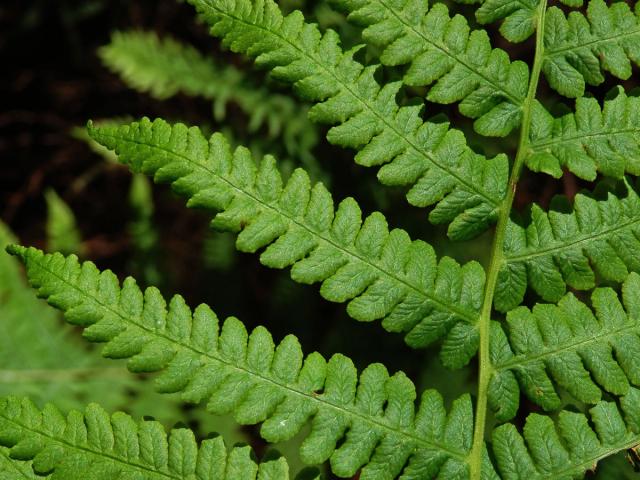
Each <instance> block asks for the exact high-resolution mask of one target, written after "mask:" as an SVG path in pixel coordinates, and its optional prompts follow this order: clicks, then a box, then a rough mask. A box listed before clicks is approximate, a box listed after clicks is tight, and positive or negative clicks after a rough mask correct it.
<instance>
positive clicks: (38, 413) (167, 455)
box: [0, 397, 289, 480]
mask: <svg viewBox="0 0 640 480" xmlns="http://www.w3.org/2000/svg"><path fill="white" fill-rule="evenodd" d="M0 443H2V444H3V445H5V446H8V447H11V449H10V451H9V455H10V457H11V458H13V459H16V460H33V470H34V471H35V472H36V473H37V474H39V475H49V474H51V475H50V476H49V478H51V480H86V479H87V478H91V479H92V480H112V479H116V478H117V479H132V480H133V479H140V480H142V479H146V480H153V479H185V480H187V479H189V480H205V479H211V478H216V479H228V480H237V479H243V480H244V479H246V480H254V479H255V480H286V479H288V478H289V468H288V466H287V463H286V461H285V460H284V458H281V457H280V458H278V457H274V458H270V457H268V458H266V459H265V460H264V461H263V462H262V463H258V462H256V460H255V458H254V457H253V455H252V452H251V448H250V447H248V446H244V447H242V446H236V447H234V448H233V449H231V451H230V452H228V453H227V449H226V447H225V445H224V441H223V440H222V437H215V438H210V439H207V440H204V441H203V442H202V443H201V444H200V446H198V444H197V443H196V439H195V436H194V434H193V432H192V431H191V430H189V429H186V428H176V429H173V430H172V431H171V433H170V434H169V435H168V436H167V434H166V433H165V430H164V427H162V425H161V424H160V423H158V422H156V421H141V422H139V423H136V422H135V421H134V420H133V419H132V418H131V417H130V416H129V415H127V414H125V413H122V412H117V413H114V414H113V415H111V416H110V415H109V414H108V413H107V412H106V411H105V410H104V409H103V408H102V407H100V406H99V405H97V404H95V403H94V404H90V405H89V406H88V407H87V408H86V410H85V412H84V413H81V412H79V411H77V410H73V411H71V412H70V413H69V414H68V415H67V417H66V418H65V417H64V416H63V415H62V413H61V412H60V411H59V410H58V409H56V408H55V407H54V406H53V405H51V404H48V405H46V406H45V407H44V409H42V410H39V409H38V408H37V407H36V406H35V405H34V404H33V403H32V402H31V401H30V400H29V399H27V398H18V397H6V398H2V399H0ZM16 465H19V464H16ZM27 478H31V477H27Z"/></svg>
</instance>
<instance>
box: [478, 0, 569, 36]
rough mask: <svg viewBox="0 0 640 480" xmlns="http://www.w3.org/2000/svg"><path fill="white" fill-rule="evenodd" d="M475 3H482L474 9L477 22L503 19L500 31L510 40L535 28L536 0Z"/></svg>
mask: <svg viewBox="0 0 640 480" xmlns="http://www.w3.org/2000/svg"><path fill="white" fill-rule="evenodd" d="M569 1H572V0H563V2H564V3H568V2H569ZM578 1H581V0H578ZM477 3H481V4H482V5H480V8H478V10H476V20H477V21H478V23H480V24H483V25H486V24H489V23H493V22H495V21H497V20H502V19H504V21H503V22H502V25H500V33H501V34H502V36H503V37H504V38H506V39H507V40H509V41H510V42H513V43H517V42H522V41H524V40H526V39H527V38H529V37H530V36H531V34H533V32H534V31H535V29H536V14H537V7H538V3H539V2H538V0H485V1H478V2H477Z"/></svg>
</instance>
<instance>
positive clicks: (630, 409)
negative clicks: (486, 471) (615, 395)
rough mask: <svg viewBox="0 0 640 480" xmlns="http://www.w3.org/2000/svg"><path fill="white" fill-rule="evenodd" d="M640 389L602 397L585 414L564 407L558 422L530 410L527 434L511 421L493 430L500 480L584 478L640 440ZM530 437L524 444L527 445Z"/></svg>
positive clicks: (525, 427) (526, 424) (526, 425)
mask: <svg viewBox="0 0 640 480" xmlns="http://www.w3.org/2000/svg"><path fill="white" fill-rule="evenodd" d="M639 412H640V391H638V390H636V389H630V390H629V393H628V395H626V396H625V397H623V398H622V399H621V400H620V407H619V408H618V407H617V405H616V404H615V403H613V402H599V403H598V404H597V405H595V406H594V407H592V408H591V409H590V410H589V416H588V417H587V416H586V415H584V414H582V413H576V412H570V411H566V410H564V411H561V412H560V413H559V414H558V416H557V419H556V420H555V421H554V420H552V419H551V418H550V417H548V416H544V415H539V414H536V413H533V414H531V415H529V417H528V418H527V421H526V423H525V426H524V429H523V434H524V438H523V436H521V435H520V434H519V433H518V430H517V429H516V427H515V426H513V425H512V424H505V425H501V426H499V427H497V428H496V429H495V430H494V431H493V451H494V454H495V458H496V463H497V464H498V470H499V472H500V475H501V478H502V480H522V479H532V480H543V479H546V480H565V479H566V480H570V479H576V478H583V476H584V474H585V473H586V472H587V470H591V469H594V468H595V467H596V464H597V462H598V461H599V460H601V459H602V458H604V457H607V456H609V455H613V454H614V453H616V452H619V451H623V450H626V449H629V448H632V447H635V446H636V445H638V443H640V433H639V432H640V416H639V415H638V413H639ZM525 441H526V445H525Z"/></svg>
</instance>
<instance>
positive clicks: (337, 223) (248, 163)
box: [90, 119, 484, 366]
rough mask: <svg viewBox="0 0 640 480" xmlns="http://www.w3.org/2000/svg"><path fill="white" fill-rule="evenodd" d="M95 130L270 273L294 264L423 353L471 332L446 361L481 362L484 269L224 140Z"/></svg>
mask: <svg viewBox="0 0 640 480" xmlns="http://www.w3.org/2000/svg"><path fill="white" fill-rule="evenodd" d="M90 132H91V135H92V137H93V138H94V139H96V140H97V141H98V142H100V143H101V144H103V145H106V146H108V147H109V148H114V149H116V151H117V152H118V154H119V158H120V160H121V161H122V162H123V163H126V164H128V165H129V166H130V167H131V168H132V170H134V171H138V172H139V171H143V172H145V173H147V174H149V175H154V176H155V179H156V181H165V182H171V183H172V184H173V187H174V190H176V191H177V192H178V193H179V194H181V195H183V196H186V197H187V198H188V199H189V200H188V202H187V205H188V206H197V207H203V208H205V209H207V210H209V211H217V212H219V213H218V214H217V215H216V216H215V218H214V220H213V222H212V225H213V226H214V227H216V228H218V229H223V230H230V231H236V232H239V233H238V240H237V243H236V245H237V247H238V249H240V250H242V251H245V252H256V251H258V250H260V249H264V250H262V253H261V254H260V261H261V262H262V263H263V264H264V265H266V266H269V267H272V268H285V267H288V266H291V267H292V268H291V277H292V278H293V279H294V280H295V281H297V282H300V283H318V282H322V286H321V288H320V293H321V295H322V296H323V297H324V298H326V299H328V300H330V301H333V302H349V303H348V306H347V312H348V313H349V315H351V316H352V317H353V318H355V319H356V320H360V321H374V320H379V319H380V320H382V326H383V327H384V328H385V329H386V330H388V331H392V332H404V333H406V341H407V343H408V344H409V345H411V346H413V347H416V348H419V347H424V346H426V345H428V344H430V343H433V342H435V341H437V340H439V339H441V338H444V337H446V338H451V340H452V341H453V338H454V334H455V333H456V331H454V330H453V329H454V328H455V326H456V325H457V324H459V323H466V324H468V325H469V327H470V328H471V330H472V331H470V332H468V335H467V336H465V337H461V336H460V335H457V336H456V337H455V338H456V341H455V342H453V343H451V342H450V343H451V348H448V349H447V350H446V351H443V359H444V360H445V362H446V363H447V364H448V365H449V366H460V365H464V364H466V363H467V362H468V361H469V360H470V359H471V358H472V357H473V355H474V354H475V351H476V349H477V335H474V334H473V332H474V331H475V323H476V321H477V318H478V312H479V309H480V304H481V300H482V291H483V288H484V270H483V269H482V267H481V266H480V265H479V264H478V263H476V262H471V263H468V264H466V265H463V266H460V265H459V264H458V263H457V262H455V261H454V260H452V259H451V258H448V257H444V258H442V259H440V260H439V261H438V260H437V259H436V257H435V253H434V251H433V248H432V247H431V246H430V245H428V244H426V243H425V242H422V241H412V240H411V239H410V238H409V236H408V234H407V233H406V232H404V231H403V230H400V229H392V230H391V231H390V230H389V228H388V225H387V222H386V219H385V218H384V216H383V215H382V214H380V213H378V212H374V213H373V214H371V215H369V216H368V217H367V218H366V219H364V221H362V219H361V217H362V213H361V209H360V207H359V206H358V204H357V203H356V202H355V200H353V199H351V198H347V199H346V200H344V201H342V202H341V203H340V204H339V206H338V208H337V209H335V207H334V203H333V199H332V197H331V194H330V193H329V192H328V191H327V189H326V188H325V187H324V186H323V185H322V184H321V183H318V184H316V185H315V186H313V187H312V186H311V183H310V180H309V177H308V176H307V175H306V173H304V171H303V170H296V171H294V173H293V174H292V176H291V178H290V179H289V180H288V181H287V182H286V183H284V182H283V180H282V178H281V176H280V173H279V172H278V170H277V168H276V166H275V160H274V159H273V158H272V157H269V156H267V157H265V158H264V160H263V161H262V162H261V164H260V165H259V166H258V167H256V166H255V163H254V160H253V158H251V156H250V155H249V154H248V152H247V151H246V150H245V149H242V148H239V149H237V150H236V151H235V152H232V150H231V149H230V148H229V146H228V144H227V142H226V141H225V140H224V138H223V137H222V136H221V135H219V134H215V135H213V136H212V137H211V139H210V140H209V141H208V142H207V140H206V139H205V137H204V136H203V135H202V134H201V132H200V130H198V129H196V128H191V129H187V127H185V126H184V125H181V124H177V125H174V126H171V125H169V124H167V123H166V122H164V121H162V120H156V121H154V122H150V121H149V120H147V119H143V120H142V121H141V122H139V123H133V124H131V125H125V126H121V127H115V128H110V127H104V128H94V127H90ZM459 328H461V327H459Z"/></svg>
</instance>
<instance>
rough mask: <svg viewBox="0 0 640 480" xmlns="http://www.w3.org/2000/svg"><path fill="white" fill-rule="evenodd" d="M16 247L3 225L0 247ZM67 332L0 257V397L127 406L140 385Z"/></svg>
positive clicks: (14, 267)
mask: <svg viewBox="0 0 640 480" xmlns="http://www.w3.org/2000/svg"><path fill="white" fill-rule="evenodd" d="M13 242H15V238H13V235H12V234H11V233H10V232H9V230H8V229H7V227H5V226H4V224H2V223H1V222H0V248H4V247H5V246H6V245H8V244H9V243H13ZM62 327H63V324H62V323H61V322H60V321H59V318H58V316H57V315H56V314H55V313H54V312H53V311H52V310H51V309H49V308H47V307H46V305H45V304H43V303H41V302H34V300H33V292H32V291H31V289H30V288H29V287H28V286H27V285H26V284H25V281H24V278H23V275H22V272H21V271H20V269H19V263H18V262H17V261H16V260H15V259H13V258H11V257H8V256H6V255H0V396H4V395H10V394H14V395H29V396H30V397H31V398H33V399H34V400H36V401H39V402H47V401H54V400H55V401H56V403H57V405H58V406H59V408H62V409H64V410H68V409H71V408H78V407H79V406H80V405H83V404H84V402H86V401H87V399H93V400H97V399H100V401H101V402H103V404H104V405H108V406H110V407H122V406H124V405H125V404H126V402H127V395H126V392H127V390H130V389H133V388H135V386H136V382H134V381H133V379H131V378H128V377H127V376H126V375H122V372H121V369H120V368H118V367H116V366H112V365H109V364H107V363H106V362H105V361H104V360H102V359H101V358H100V356H99V355H97V354H96V353H95V352H89V351H87V350H85V349H84V348H83V345H82V344H80V343H79V342H78V340H77V339H76V338H74V337H73V335H72V332H71V331H69V329H67V328H62ZM25 345H28V348H25ZM149 413H152V412H149ZM153 413H156V412H153ZM171 413H172V414H174V413H175V412H173V411H172V412H171ZM0 478H1V477H0Z"/></svg>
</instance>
